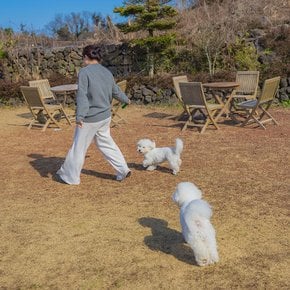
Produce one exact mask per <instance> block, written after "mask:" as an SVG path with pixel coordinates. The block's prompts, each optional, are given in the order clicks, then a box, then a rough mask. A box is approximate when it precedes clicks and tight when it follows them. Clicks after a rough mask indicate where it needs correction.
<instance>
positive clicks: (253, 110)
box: [236, 77, 280, 129]
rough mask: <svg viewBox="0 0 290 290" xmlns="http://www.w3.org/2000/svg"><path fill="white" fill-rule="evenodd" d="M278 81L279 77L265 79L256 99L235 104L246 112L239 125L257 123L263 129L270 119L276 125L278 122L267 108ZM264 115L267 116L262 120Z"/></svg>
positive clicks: (274, 94) (274, 93) (277, 87)
mask: <svg viewBox="0 0 290 290" xmlns="http://www.w3.org/2000/svg"><path fill="white" fill-rule="evenodd" d="M279 83H280V77H275V78H272V79H267V80H265V82H264V85H263V89H262V93H261V95H260V96H259V97H258V99H255V100H248V101H244V102H241V103H239V104H237V105H236V106H237V107H238V108H241V109H243V110H244V111H245V113H246V114H245V115H244V118H245V121H243V122H242V124H241V126H246V125H249V124H253V123H257V124H258V125H259V126H261V127H262V128H263V129H266V127H265V126H264V124H265V123H267V122H271V121H272V122H273V123H274V124H275V125H278V122H277V121H276V120H275V119H274V117H273V116H272V115H271V114H270V113H269V112H268V110H269V108H270V107H271V105H272V103H273V101H274V98H275V96H276V94H277V91H278V89H279ZM264 116H268V118H267V119H264V120H262V119H263V117H264Z"/></svg>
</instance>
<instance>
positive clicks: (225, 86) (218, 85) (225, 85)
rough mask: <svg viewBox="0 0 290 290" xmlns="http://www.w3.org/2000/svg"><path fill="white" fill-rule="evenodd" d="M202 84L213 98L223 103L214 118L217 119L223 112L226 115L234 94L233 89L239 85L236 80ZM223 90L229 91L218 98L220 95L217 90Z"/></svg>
mask: <svg viewBox="0 0 290 290" xmlns="http://www.w3.org/2000/svg"><path fill="white" fill-rule="evenodd" d="M202 85H203V87H204V88H206V89H208V90H209V91H210V93H211V94H212V95H213V96H214V98H215V100H216V101H217V102H218V103H219V104H222V105H223V109H222V110H221V111H220V112H219V114H218V115H217V116H216V120H217V121H218V119H219V118H220V117H221V116H222V115H223V114H226V116H228V115H229V113H230V104H231V102H232V100H233V96H234V95H235V89H236V88H237V87H239V86H240V85H239V84H238V83H236V82H214V83H204V84H202ZM223 90H225V91H228V92H229V93H228V94H227V95H226V97H225V98H224V99H223V98H220V96H219V95H218V94H217V92H220V91H223Z"/></svg>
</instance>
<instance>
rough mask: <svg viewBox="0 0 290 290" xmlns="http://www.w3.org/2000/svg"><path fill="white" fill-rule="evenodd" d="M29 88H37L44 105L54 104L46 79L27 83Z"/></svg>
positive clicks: (54, 100) (53, 97)
mask: <svg viewBox="0 0 290 290" xmlns="http://www.w3.org/2000/svg"><path fill="white" fill-rule="evenodd" d="M28 83H29V86H30V87H37V88H39V91H40V94H41V97H42V98H43V99H44V101H45V103H48V104H49V103H56V99H55V96H54V94H53V92H52V91H51V90H50V84H49V81H48V79H42V80H35V81H29V82H28Z"/></svg>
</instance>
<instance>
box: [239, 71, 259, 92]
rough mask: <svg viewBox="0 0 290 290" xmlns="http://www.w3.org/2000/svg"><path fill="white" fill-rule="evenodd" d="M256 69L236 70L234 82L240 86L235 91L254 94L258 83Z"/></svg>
mask: <svg viewBox="0 0 290 290" xmlns="http://www.w3.org/2000/svg"><path fill="white" fill-rule="evenodd" d="M259 75H260V73H259V72H258V71H238V72H237V74H236V82H237V83H239V84H240V86H239V87H238V88H237V89H236V92H237V93H242V94H245V95H246V94H250V95H256V94H257V90H258V85H259Z"/></svg>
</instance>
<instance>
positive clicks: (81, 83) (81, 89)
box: [76, 70, 89, 123]
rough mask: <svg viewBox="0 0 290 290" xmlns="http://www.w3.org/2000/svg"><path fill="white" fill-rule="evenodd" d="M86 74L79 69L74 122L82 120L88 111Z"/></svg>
mask: <svg viewBox="0 0 290 290" xmlns="http://www.w3.org/2000/svg"><path fill="white" fill-rule="evenodd" d="M88 85H89V81H88V76H87V74H86V73H85V72H84V71H82V70H80V72H79V77H78V91H77V110H76V122H77V123H79V122H83V120H84V118H85V116H86V115H87V113H88V111H89V100H88V95H87V94H88Z"/></svg>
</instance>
